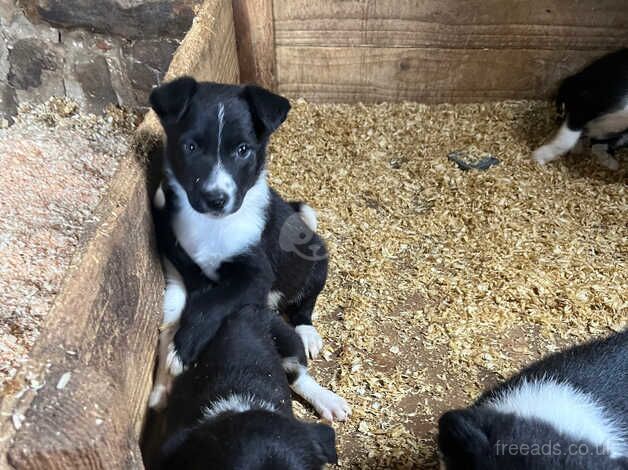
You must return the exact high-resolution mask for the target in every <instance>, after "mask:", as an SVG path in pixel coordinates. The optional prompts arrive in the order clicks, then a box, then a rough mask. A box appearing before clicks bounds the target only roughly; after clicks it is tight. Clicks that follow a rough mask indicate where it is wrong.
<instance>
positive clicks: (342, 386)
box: [270, 102, 628, 469]
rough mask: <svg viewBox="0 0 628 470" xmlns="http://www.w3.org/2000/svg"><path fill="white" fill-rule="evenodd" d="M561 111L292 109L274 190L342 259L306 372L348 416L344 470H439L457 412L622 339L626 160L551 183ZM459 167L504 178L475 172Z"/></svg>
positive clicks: (274, 157) (516, 107) (278, 149)
mask: <svg viewBox="0 0 628 470" xmlns="http://www.w3.org/2000/svg"><path fill="white" fill-rule="evenodd" d="M551 108H552V107H551V106H550V105H549V104H547V103H540V102H508V103H497V104H485V105H456V106H451V105H438V106H424V105H417V104H395V105H387V104H382V105H373V106H362V105H357V106H348V105H324V106H321V105H312V104H306V103H304V102H296V103H294V108H293V110H292V111H291V113H290V117H289V119H288V121H287V123H286V124H285V125H284V126H283V127H282V129H281V130H280V131H279V132H278V133H277V134H276V136H275V137H274V139H273V141H272V144H271V149H270V154H271V163H270V174H271V181H272V183H273V184H274V186H275V187H277V188H278V189H279V190H280V191H281V192H282V193H283V194H284V195H285V196H287V197H289V198H294V199H299V200H305V201H308V202H309V203H311V204H312V205H313V206H314V207H315V208H316V209H317V210H318V212H319V227H320V229H319V230H320V232H321V233H322V235H323V236H324V238H325V239H326V241H327V243H328V245H329V248H330V252H331V270H330V275H329V279H328V282H327V286H326V288H325V290H324V293H323V294H322V295H321V297H320V299H319V302H318V306H317V312H318V323H317V326H318V327H319V329H320V332H321V334H322V336H323V338H324V340H325V344H326V346H325V350H324V354H323V355H324V357H323V358H320V359H318V360H316V361H313V363H312V370H313V373H314V374H315V375H317V376H318V378H319V379H320V380H321V382H322V383H324V384H326V385H328V386H330V387H331V388H332V389H333V390H335V391H336V392H338V393H339V394H341V395H342V396H344V397H345V398H346V399H347V400H348V401H349V402H350V404H351V405H352V407H353V416H352V418H351V420H350V421H348V422H347V423H339V424H335V425H334V427H335V429H336V431H337V433H338V446H339V456H340V460H341V461H340V465H341V467H342V468H365V469H373V468H430V467H433V466H436V456H435V444H434V437H435V433H436V423H437V419H438V416H439V415H440V413H441V412H443V411H444V410H445V409H448V408H451V407H457V406H464V405H466V404H468V403H470V401H471V400H472V399H473V398H474V397H476V396H477V395H478V393H480V391H482V390H483V389H484V388H485V387H487V386H490V385H491V384H494V383H495V382H496V381H499V380H502V379H503V378H505V377H507V376H508V375H509V374H511V373H513V372H514V371H515V370H516V369H518V368H519V367H520V366H522V365H523V364H525V363H527V362H529V361H531V360H533V359H536V358H538V357H540V356H541V355H543V354H546V353H548V352H550V351H554V350H556V349H557V348H560V347H563V346H565V345H567V344H572V343H574V342H577V341H580V340H584V339H587V338H591V337H595V336H600V335H605V334H608V333H610V332H611V331H613V330H615V331H617V330H619V329H621V328H622V327H625V326H626V325H627V323H628V322H627V320H628V297H627V295H628V294H627V293H628V271H627V270H626V265H625V263H626V257H627V254H628V229H627V224H626V221H627V220H628V217H627V214H628V198H627V194H626V158H625V155H624V156H623V163H622V167H621V168H622V169H621V170H620V171H618V172H614V173H613V172H609V171H607V170H605V169H604V168H602V167H600V166H599V165H598V164H597V163H596V162H595V161H594V160H593V159H592V158H589V157H578V156H569V157H567V158H565V159H562V160H561V161H559V162H557V163H554V164H550V165H548V166H546V167H539V166H538V165H536V164H535V163H534V162H532V161H531V159H530V153H531V149H533V148H534V147H536V146H537V145H538V144H539V143H541V141H543V140H544V139H545V138H546V137H547V136H549V135H550V133H551V132H552V130H553V129H555V128H556V122H555V117H554V114H553V112H552V110H551ZM454 150H465V151H467V152H469V153H470V154H471V155H476V156H479V155H482V154H485V153H490V154H492V155H494V156H495V157H497V158H499V159H500V160H501V164H500V165H499V166H496V167H493V168H491V169H489V170H488V171H486V172H468V173H465V172H462V171H460V170H459V169H457V168H456V167H455V166H454V164H453V163H451V162H449V161H448V160H447V154H448V153H449V152H451V151H454ZM295 406H296V408H297V413H298V414H299V415H300V416H303V417H306V418H309V419H314V414H313V413H312V412H311V410H308V409H306V408H304V407H303V406H302V405H301V404H297V405H295Z"/></svg>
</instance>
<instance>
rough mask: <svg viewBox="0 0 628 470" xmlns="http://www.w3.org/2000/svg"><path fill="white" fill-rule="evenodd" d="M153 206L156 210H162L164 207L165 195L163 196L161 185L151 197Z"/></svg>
mask: <svg viewBox="0 0 628 470" xmlns="http://www.w3.org/2000/svg"><path fill="white" fill-rule="evenodd" d="M153 205H154V206H155V207H156V208H157V209H163V208H164V207H165V206H166V195H165V194H164V190H163V188H162V187H161V184H160V185H159V187H158V188H157V191H155V196H154V197H153Z"/></svg>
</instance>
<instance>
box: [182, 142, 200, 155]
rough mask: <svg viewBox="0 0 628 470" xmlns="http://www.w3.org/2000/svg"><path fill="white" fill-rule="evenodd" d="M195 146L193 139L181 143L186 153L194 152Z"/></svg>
mask: <svg viewBox="0 0 628 470" xmlns="http://www.w3.org/2000/svg"><path fill="white" fill-rule="evenodd" d="M197 148H198V146H197V145H196V142H194V141H193V140H188V141H187V142H185V143H184V144H183V151H184V152H185V153H187V154H188V155H190V154H192V153H194V152H196V149H197Z"/></svg>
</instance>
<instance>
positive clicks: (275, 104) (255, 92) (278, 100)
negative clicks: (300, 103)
mask: <svg viewBox="0 0 628 470" xmlns="http://www.w3.org/2000/svg"><path fill="white" fill-rule="evenodd" d="M243 95H244V98H245V99H246V101H247V102H248V103H249V107H250V108H251V114H253V120H254V123H255V128H256V129H255V130H256V131H257V133H258V134H259V135H260V136H268V135H270V134H271V133H272V132H274V131H275V130H276V129H277V128H278V127H279V126H280V125H281V123H282V122H284V121H285V120H286V116H287V115H288V111H290V101H288V100H287V99H286V98H284V97H283V96H279V95H276V94H275V93H272V92H270V91H268V90H265V89H264V88H261V87H258V86H255V85H247V86H245V87H244V93H243Z"/></svg>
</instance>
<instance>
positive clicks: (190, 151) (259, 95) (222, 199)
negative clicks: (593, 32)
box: [150, 77, 290, 217]
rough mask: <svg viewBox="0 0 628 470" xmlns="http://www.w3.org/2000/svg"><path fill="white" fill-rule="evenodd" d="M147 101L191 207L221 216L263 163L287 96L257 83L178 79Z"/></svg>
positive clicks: (250, 184) (234, 203)
mask: <svg viewBox="0 0 628 470" xmlns="http://www.w3.org/2000/svg"><path fill="white" fill-rule="evenodd" d="M150 103H151V106H152V108H153V109H154V110H155V112H156V113H157V115H158V116H159V119H160V121H161V124H162V126H163V127H164V130H165V132H166V138H167V145H166V158H167V160H168V163H169V165H170V167H171V169H172V172H173V173H174V176H175V178H176V179H177V181H178V183H179V184H180V185H181V186H182V187H183V189H184V190H185V192H186V194H187V197H188V200H189V202H190V205H191V206H192V207H193V208H194V210H196V211H197V212H201V213H205V214H208V215H211V216H214V217H222V216H226V215H229V214H232V213H234V212H236V211H237V210H238V209H239V208H240V206H241V205H242V201H243V200H244V197H245V196H246V194H247V192H248V191H249V189H251V188H252V187H253V186H254V185H255V183H256V182H257V181H258V179H259V178H260V177H261V173H262V171H263V169H264V165H265V157H266V144H267V143H268V138H269V137H270V135H271V134H272V133H273V132H274V131H275V130H276V129H277V128H278V127H279V125H281V123H282V122H283V121H284V120H285V118H286V116H287V114H288V111H289V110H290V103H289V102H288V100H287V99H285V98H283V97H281V96H279V95H276V94H274V93H271V92H269V91H267V90H265V89H263V88H260V87H257V86H237V85H222V84H217V83H208V82H200V83H199V82H197V81H196V80H194V79H193V78H190V77H182V78H179V79H177V80H174V81H172V82H169V83H167V84H165V85H162V86H160V87H158V88H155V89H154V90H153V92H152V93H151V95H150Z"/></svg>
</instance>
